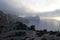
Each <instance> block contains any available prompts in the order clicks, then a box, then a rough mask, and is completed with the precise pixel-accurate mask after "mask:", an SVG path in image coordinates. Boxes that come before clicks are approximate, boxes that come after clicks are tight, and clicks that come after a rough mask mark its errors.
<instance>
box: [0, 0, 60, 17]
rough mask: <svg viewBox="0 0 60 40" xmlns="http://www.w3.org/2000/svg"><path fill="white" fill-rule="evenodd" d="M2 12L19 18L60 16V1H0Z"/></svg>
mask: <svg viewBox="0 0 60 40" xmlns="http://www.w3.org/2000/svg"><path fill="white" fill-rule="evenodd" d="M58 9H59V10H58ZM0 10H3V11H5V12H7V13H13V14H16V15H19V16H21V15H23V16H29V15H31V14H32V15H36V14H38V15H40V16H42V15H43V16H49V17H51V16H60V0H0Z"/></svg>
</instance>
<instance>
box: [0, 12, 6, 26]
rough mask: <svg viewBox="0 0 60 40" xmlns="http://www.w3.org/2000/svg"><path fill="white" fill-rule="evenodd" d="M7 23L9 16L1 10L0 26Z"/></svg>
mask: <svg viewBox="0 0 60 40" xmlns="http://www.w3.org/2000/svg"><path fill="white" fill-rule="evenodd" d="M6 23H7V16H6V14H4V13H3V12H2V11H0V26H2V25H6Z"/></svg>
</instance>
